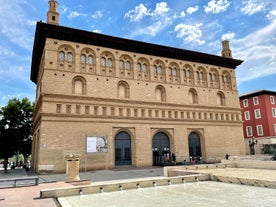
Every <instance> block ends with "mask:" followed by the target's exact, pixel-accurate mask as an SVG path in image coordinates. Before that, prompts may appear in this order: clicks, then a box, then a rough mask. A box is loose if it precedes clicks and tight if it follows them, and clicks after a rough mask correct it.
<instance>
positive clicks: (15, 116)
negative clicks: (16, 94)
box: [0, 98, 34, 161]
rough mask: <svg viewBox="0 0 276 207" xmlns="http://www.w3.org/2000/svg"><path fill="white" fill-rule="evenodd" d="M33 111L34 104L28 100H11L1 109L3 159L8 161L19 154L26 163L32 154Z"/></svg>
mask: <svg viewBox="0 0 276 207" xmlns="http://www.w3.org/2000/svg"><path fill="white" fill-rule="evenodd" d="M33 110H34V103H31V102H30V101H29V99H28V98H23V99H22V100H21V101H20V100H19V99H17V98H14V99H11V100H9V101H8V104H7V105H6V106H4V107H2V108H1V109H0V157H1V158H4V159H5V160H7V159H8V158H9V157H11V156H13V155H15V154H17V153H18V152H19V153H21V154H23V156H24V161H26V158H27V157H28V156H29V155H30V154H31V146H32V128H33V125H32V116H33Z"/></svg>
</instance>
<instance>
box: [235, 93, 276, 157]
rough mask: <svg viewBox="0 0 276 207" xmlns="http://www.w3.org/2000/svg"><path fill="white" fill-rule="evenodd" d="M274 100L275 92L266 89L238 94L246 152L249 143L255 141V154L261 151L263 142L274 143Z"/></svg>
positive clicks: (275, 117)
mask: <svg viewBox="0 0 276 207" xmlns="http://www.w3.org/2000/svg"><path fill="white" fill-rule="evenodd" d="M275 101H276V92H274V91H268V90H260V91H254V92H251V93H247V94H244V95H241V96H240V106H241V108H242V120H243V132H244V139H245V143H246V146H247V147H246V153H247V154H250V143H255V152H256V153H257V154H260V153H262V152H263V149H264V145H265V144H276V103H275ZM253 137H254V138H253ZM252 139H253V140H252ZM249 141H250V143H249Z"/></svg>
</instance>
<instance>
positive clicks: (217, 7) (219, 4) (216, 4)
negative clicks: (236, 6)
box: [204, 0, 231, 14]
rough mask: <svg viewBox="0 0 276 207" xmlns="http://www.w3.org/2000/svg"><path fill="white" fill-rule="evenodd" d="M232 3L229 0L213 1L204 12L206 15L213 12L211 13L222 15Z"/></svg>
mask: <svg viewBox="0 0 276 207" xmlns="http://www.w3.org/2000/svg"><path fill="white" fill-rule="evenodd" d="M230 4H231V2H229V1H228V0H217V1H216V0H211V1H209V2H208V5H207V6H205V7H204V11H205V12H206V13H208V12H211V13H215V14H218V13H221V12H224V11H225V10H226V9H227V8H228V7H229V6H230Z"/></svg>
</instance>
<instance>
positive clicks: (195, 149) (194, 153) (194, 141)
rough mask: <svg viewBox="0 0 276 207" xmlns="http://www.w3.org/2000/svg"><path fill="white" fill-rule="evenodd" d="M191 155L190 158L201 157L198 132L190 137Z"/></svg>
mask: <svg viewBox="0 0 276 207" xmlns="http://www.w3.org/2000/svg"><path fill="white" fill-rule="evenodd" d="M189 155H190V157H197V158H199V157H201V145H200V136H199V135H198V134H197V133H196V132H192V133H190V135H189Z"/></svg>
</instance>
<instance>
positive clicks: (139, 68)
mask: <svg viewBox="0 0 276 207" xmlns="http://www.w3.org/2000/svg"><path fill="white" fill-rule="evenodd" d="M141 68H142V67H141V63H137V72H141Z"/></svg>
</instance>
